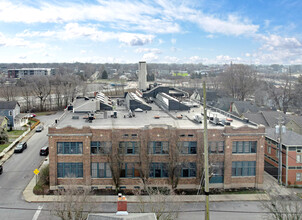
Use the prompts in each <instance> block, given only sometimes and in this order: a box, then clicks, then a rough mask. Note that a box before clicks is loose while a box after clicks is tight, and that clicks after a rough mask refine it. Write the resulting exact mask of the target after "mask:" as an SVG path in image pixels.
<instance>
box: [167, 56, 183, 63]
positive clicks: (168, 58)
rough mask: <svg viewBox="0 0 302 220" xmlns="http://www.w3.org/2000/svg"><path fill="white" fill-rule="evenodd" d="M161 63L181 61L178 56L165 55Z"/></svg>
mask: <svg viewBox="0 0 302 220" xmlns="http://www.w3.org/2000/svg"><path fill="white" fill-rule="evenodd" d="M163 63H181V59H179V58H178V57H171V56H165V57H164V59H163Z"/></svg>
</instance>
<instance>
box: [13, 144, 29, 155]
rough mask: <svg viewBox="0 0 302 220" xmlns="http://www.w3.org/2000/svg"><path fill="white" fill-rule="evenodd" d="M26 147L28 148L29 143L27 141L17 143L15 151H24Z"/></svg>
mask: <svg viewBox="0 0 302 220" xmlns="http://www.w3.org/2000/svg"><path fill="white" fill-rule="evenodd" d="M26 148H27V143H26V142H21V143H19V144H18V145H17V147H16V148H15V151H14V152H15V153H22V152H23V151H24V150H25V149H26Z"/></svg>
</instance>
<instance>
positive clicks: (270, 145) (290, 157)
mask: <svg viewBox="0 0 302 220" xmlns="http://www.w3.org/2000/svg"><path fill="white" fill-rule="evenodd" d="M299 144H300V143H299ZM269 149H270V152H269ZM277 149H278V143H276V142H273V141H272V140H270V139H269V138H267V141H266V142H265V152H264V154H265V162H266V163H268V164H270V166H271V167H275V169H276V170H277V169H278V161H279V160H278V157H277V152H278V151H277ZM300 152H302V150H301V151H300ZM300 152H298V151H297V147H295V146H284V145H283V149H282V183H283V184H284V185H288V186H302V161H300V163H299V162H297V155H301V158H302V153H300ZM297 173H298V174H300V176H301V179H300V181H298V180H297ZM271 175H274V177H275V178H277V174H271Z"/></svg>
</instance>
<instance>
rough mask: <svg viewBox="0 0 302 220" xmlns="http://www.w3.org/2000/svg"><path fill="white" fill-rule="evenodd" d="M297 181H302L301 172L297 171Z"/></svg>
mask: <svg viewBox="0 0 302 220" xmlns="http://www.w3.org/2000/svg"><path fill="white" fill-rule="evenodd" d="M296 181H301V173H296Z"/></svg>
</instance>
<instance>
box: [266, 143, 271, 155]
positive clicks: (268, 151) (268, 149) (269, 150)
mask: <svg viewBox="0 0 302 220" xmlns="http://www.w3.org/2000/svg"><path fill="white" fill-rule="evenodd" d="M267 153H268V154H271V153H272V147H271V146H269V145H267Z"/></svg>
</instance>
